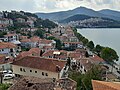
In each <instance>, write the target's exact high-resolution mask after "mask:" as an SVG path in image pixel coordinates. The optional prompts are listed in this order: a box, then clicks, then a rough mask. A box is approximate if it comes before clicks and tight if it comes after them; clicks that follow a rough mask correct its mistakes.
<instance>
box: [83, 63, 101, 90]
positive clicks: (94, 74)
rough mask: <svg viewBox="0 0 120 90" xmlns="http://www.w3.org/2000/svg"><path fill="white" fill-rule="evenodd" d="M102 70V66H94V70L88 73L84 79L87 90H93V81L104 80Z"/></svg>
mask: <svg viewBox="0 0 120 90" xmlns="http://www.w3.org/2000/svg"><path fill="white" fill-rule="evenodd" d="M101 75H102V69H101V68H100V66H96V65H93V66H92V68H91V69H90V70H89V71H88V72H86V74H85V75H84V77H83V79H82V83H83V85H84V87H85V90H92V83H91V80H92V79H93V80H102V76H101Z"/></svg>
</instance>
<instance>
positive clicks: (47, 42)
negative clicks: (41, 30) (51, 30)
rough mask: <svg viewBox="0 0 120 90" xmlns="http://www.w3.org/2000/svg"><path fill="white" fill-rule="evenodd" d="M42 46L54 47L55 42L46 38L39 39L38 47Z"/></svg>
mask: <svg viewBox="0 0 120 90" xmlns="http://www.w3.org/2000/svg"><path fill="white" fill-rule="evenodd" d="M44 46H52V47H53V48H55V46H56V42H55V41H54V40H46V39H41V40H39V43H38V47H39V48H43V47H44Z"/></svg>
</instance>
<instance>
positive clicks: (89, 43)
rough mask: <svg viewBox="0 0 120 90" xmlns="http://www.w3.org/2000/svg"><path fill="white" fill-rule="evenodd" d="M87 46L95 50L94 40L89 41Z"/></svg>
mask: <svg viewBox="0 0 120 90" xmlns="http://www.w3.org/2000/svg"><path fill="white" fill-rule="evenodd" d="M87 47H88V48H90V50H93V48H94V43H93V41H90V42H88V44H87Z"/></svg>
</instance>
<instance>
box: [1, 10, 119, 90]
mask: <svg viewBox="0 0 120 90" xmlns="http://www.w3.org/2000/svg"><path fill="white" fill-rule="evenodd" d="M12 15H15V16H12ZM46 23H47V25H45V24H46ZM52 23H54V22H52ZM52 23H51V22H50V21H48V20H42V19H39V18H38V17H37V16H36V15H34V14H30V13H25V12H23V11H21V12H17V11H11V12H6V11H5V12H0V77H1V78H0V82H1V83H4V84H10V86H9V88H8V90H89V89H87V88H89V87H86V85H84V83H85V82H82V80H81V82H80V81H79V83H78V80H76V79H74V78H76V77H77V76H79V75H81V76H83V77H84V76H87V75H88V72H91V70H92V72H94V71H95V70H96V71H95V72H97V73H95V72H94V74H93V76H96V77H94V78H91V77H92V76H89V77H90V78H91V80H90V82H91V84H92V88H93V90H101V88H102V87H104V88H108V89H106V90H119V86H120V83H119V81H120V73H119V72H118V71H119V70H120V68H119V67H116V66H115V65H113V66H111V65H109V64H108V63H106V61H105V60H104V59H103V58H101V57H100V56H99V55H98V54H96V53H94V52H93V51H92V50H91V49H90V48H89V47H87V46H85V45H84V43H83V42H82V41H80V39H79V37H78V36H77V35H76V34H75V31H74V28H73V27H70V26H64V25H60V24H58V25H56V23H54V24H52ZM48 24H49V25H48ZM98 71H101V72H100V76H99V77H100V79H97V80H96V78H97V75H98V73H99V72H98ZM75 75H77V76H75ZM91 75H92V74H91ZM94 79H95V80H94ZM115 83H116V84H115ZM79 84H80V85H79ZM78 86H79V87H78ZM97 88H99V89H97ZM3 90H4V89H3ZM103 90H104V89H103Z"/></svg>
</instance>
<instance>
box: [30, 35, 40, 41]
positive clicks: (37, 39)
mask: <svg viewBox="0 0 120 90" xmlns="http://www.w3.org/2000/svg"><path fill="white" fill-rule="evenodd" d="M30 40H31V42H38V41H39V40H40V38H39V37H38V36H34V37H31V38H30Z"/></svg>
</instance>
